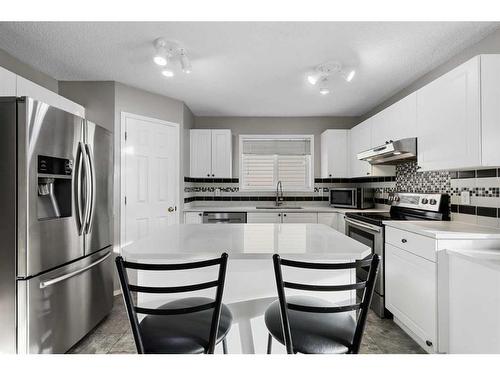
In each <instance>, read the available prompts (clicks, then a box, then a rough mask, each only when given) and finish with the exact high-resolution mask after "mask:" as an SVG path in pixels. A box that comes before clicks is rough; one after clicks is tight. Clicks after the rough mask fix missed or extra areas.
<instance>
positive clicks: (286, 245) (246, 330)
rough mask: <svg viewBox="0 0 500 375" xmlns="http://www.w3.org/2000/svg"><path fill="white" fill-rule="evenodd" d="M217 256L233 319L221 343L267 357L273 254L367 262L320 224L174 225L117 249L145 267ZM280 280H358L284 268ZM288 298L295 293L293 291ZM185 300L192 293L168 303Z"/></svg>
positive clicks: (174, 276) (148, 278) (156, 300)
mask: <svg viewBox="0 0 500 375" xmlns="http://www.w3.org/2000/svg"><path fill="white" fill-rule="evenodd" d="M222 252H227V253H228V254H229V261H228V268H227V275H226V285H225V290H224V300H223V301H224V303H225V304H227V305H228V306H229V308H230V309H231V311H232V313H233V317H234V324H233V327H232V328H231V331H230V333H229V335H228V338H227V341H228V347H229V352H230V353H265V350H266V343H267V341H266V340H267V330H266V327H265V324H264V318H263V314H264V311H265V309H266V307H267V306H268V305H269V304H270V303H271V302H273V301H274V300H275V299H276V298H277V292H276V283H275V279H274V271H273V266H272V255H273V254H280V255H281V256H282V257H283V258H290V259H297V260H306V261H317V262H320V261H332V262H348V261H353V260H356V259H362V258H365V257H366V256H368V255H370V253H371V250H370V248H369V247H368V246H365V245H363V244H361V243H359V242H357V241H355V240H353V239H351V238H349V237H347V236H345V235H344V234H342V233H340V232H338V231H335V230H334V229H332V228H330V227H328V226H326V225H323V224H228V225H220V224H176V225H171V226H166V227H164V228H162V230H160V231H157V232H155V233H152V234H151V235H149V236H147V237H145V238H142V239H140V240H137V241H134V242H132V243H130V244H126V245H125V246H123V247H122V249H121V253H122V256H123V257H124V258H125V259H126V260H129V261H138V262H148V263H161V262H167V263H173V262H186V261H193V260H195V259H197V260H202V259H208V258H213V257H217V256H220V254H221V253H222ZM212 268H213V267H212ZM135 276H136V277H137V278H138V283H139V284H141V285H149V286H153V285H156V286H160V285H161V286H174V285H184V284H193V283H198V282H204V281H208V280H213V279H214V278H215V276H216V270H215V269H204V270H194V271H189V272H187V271H179V272H141V273H139V274H138V275H135ZM131 277H134V275H131ZM284 277H285V279H288V280H293V281H297V282H306V283H308V284H314V283H316V284H347V283H351V282H354V281H355V278H356V275H355V272H354V271H351V270H336V271H331V270H330V271H324V270H300V271H297V270H294V269H290V268H288V269H284ZM202 292H205V293H202V294H200V293H199V292H198V294H197V295H203V296H209V297H213V296H214V291H213V290H206V291H202ZM307 293H308V294H309V295H311V292H307ZM293 294H294V295H296V294H301V293H300V291H293ZM316 294H317V296H318V297H322V298H326V299H328V300H330V301H333V302H341V301H342V302H344V301H349V302H351V303H352V302H353V301H354V299H355V294H354V293H353V292H352V291H346V292H337V293H321V292H316ZM188 295H192V293H191V294H185V295H184V294H182V295H181V294H178V295H175V296H174V298H182V297H185V296H188ZM166 297H167V298H171V297H172V296H171V295H167V296H166ZM164 302H165V299H162V297H159V296H155V295H140V296H139V304H141V305H143V306H145V305H147V306H148V307H156V306H159V305H160V304H162V303H164ZM218 351H220V348H218ZM284 352H285V351H284V347H282V346H281V345H277V344H276V345H274V348H273V353H284Z"/></svg>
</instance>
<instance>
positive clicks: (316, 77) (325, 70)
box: [307, 61, 356, 95]
mask: <svg viewBox="0 0 500 375" xmlns="http://www.w3.org/2000/svg"><path fill="white" fill-rule="evenodd" d="M335 74H338V75H340V76H341V77H342V78H343V79H344V80H345V81H346V82H351V81H352V80H353V78H354V76H355V75H356V71H355V70H354V69H344V68H343V67H342V64H341V63H339V62H336V61H332V62H327V63H324V64H321V65H318V66H317V67H316V68H314V71H312V72H310V73H309V74H308V75H307V81H308V82H309V83H310V84H311V85H316V84H317V83H318V82H320V83H321V85H320V86H321V87H320V89H319V93H320V94H321V95H328V94H329V93H330V89H329V88H328V83H329V82H330V81H331V79H330V78H331V77H332V76H333V75H335Z"/></svg>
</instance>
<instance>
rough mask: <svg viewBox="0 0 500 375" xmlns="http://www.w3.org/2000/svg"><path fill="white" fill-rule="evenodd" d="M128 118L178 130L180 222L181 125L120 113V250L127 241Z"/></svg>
mask: <svg viewBox="0 0 500 375" xmlns="http://www.w3.org/2000/svg"><path fill="white" fill-rule="evenodd" d="M127 118H130V119H135V120H141V121H147V122H153V123H155V124H160V125H166V126H173V127H174V128H175V129H176V130H177V135H176V140H177V163H176V166H175V174H176V176H177V178H178V181H177V184H176V187H175V196H176V198H177V199H176V200H177V202H178V204H177V207H178V209H177V214H178V215H179V221H180V207H181V203H180V189H179V187H180V182H181V181H180V178H181V176H180V163H181V159H180V157H181V150H180V148H181V138H180V125H179V124H177V123H175V122H170V121H165V120H160V119H157V118H154V117H147V116H142V115H137V114H135V113H130V112H123V111H121V112H120V215H119V217H120V235H119V242H120V249H121V247H122V245H123V243H124V241H125V212H126V211H125V195H126V188H125V187H126V180H125V177H126V176H125V170H126V168H125V167H126V163H125V160H126V157H125V151H126V150H125V120H126V119H127Z"/></svg>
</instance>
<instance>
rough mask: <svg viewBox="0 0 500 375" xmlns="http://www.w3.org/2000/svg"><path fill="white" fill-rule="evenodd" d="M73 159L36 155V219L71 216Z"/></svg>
mask: <svg viewBox="0 0 500 375" xmlns="http://www.w3.org/2000/svg"><path fill="white" fill-rule="evenodd" d="M72 171H73V161H72V160H70V159H61V158H55V157H51V156H42V155H38V207H37V208H38V219H39V220H46V219H55V218H60V217H68V216H71V180H72Z"/></svg>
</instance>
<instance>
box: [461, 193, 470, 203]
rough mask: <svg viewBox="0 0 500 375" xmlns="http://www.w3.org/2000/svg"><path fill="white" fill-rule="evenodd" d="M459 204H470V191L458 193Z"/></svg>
mask: <svg viewBox="0 0 500 375" xmlns="http://www.w3.org/2000/svg"><path fill="white" fill-rule="evenodd" d="M460 204H465V205H470V191H462V192H461V193H460Z"/></svg>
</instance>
